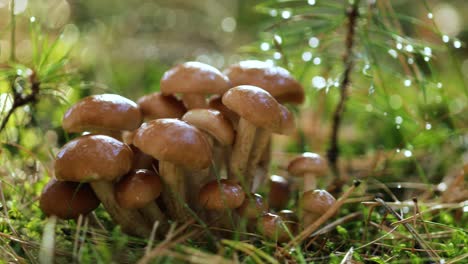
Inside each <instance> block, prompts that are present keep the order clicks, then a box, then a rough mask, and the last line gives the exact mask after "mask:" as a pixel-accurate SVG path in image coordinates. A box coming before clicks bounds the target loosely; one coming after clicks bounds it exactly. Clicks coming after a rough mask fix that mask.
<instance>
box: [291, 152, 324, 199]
mask: <svg viewBox="0 0 468 264" xmlns="http://www.w3.org/2000/svg"><path fill="white" fill-rule="evenodd" d="M288 172H289V173H290V174H291V175H293V176H296V177H303V178H304V192H306V191H309V190H313V189H315V188H316V187H317V184H316V178H317V177H321V176H324V175H325V174H326V172H327V162H326V160H325V159H323V158H322V157H321V156H320V155H319V154H317V153H311V152H305V153H303V154H302V155H301V156H299V157H297V158H295V159H293V160H292V161H291V162H290V163H289V165H288Z"/></svg>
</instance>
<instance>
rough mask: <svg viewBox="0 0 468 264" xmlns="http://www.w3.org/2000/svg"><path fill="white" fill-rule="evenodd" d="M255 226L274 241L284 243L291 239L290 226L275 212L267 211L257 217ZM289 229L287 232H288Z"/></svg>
mask: <svg viewBox="0 0 468 264" xmlns="http://www.w3.org/2000/svg"><path fill="white" fill-rule="evenodd" d="M257 228H258V230H259V231H260V233H261V234H263V235H264V236H265V237H266V238H268V239H270V240H273V241H275V242H276V243H284V242H287V241H289V240H290V239H291V236H290V233H291V235H292V232H291V230H290V229H291V228H290V226H289V225H288V224H287V222H285V221H283V219H282V217H281V216H279V215H276V214H272V213H267V214H264V215H263V216H262V217H260V218H259V220H258V222H257ZM288 231H289V232H288Z"/></svg>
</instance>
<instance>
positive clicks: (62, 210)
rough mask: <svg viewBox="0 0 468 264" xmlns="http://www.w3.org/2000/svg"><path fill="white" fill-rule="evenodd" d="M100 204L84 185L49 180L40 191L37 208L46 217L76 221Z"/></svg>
mask: <svg viewBox="0 0 468 264" xmlns="http://www.w3.org/2000/svg"><path fill="white" fill-rule="evenodd" d="M100 203H101V202H100V201H99V199H98V198H97V197H96V194H94V192H93V189H91V187H90V186H89V184H86V183H81V184H80V183H76V182H67V181H57V180H55V179H52V180H50V181H49V182H48V183H47V184H46V185H45V186H44V189H43V190H42V194H41V197H40V199H39V207H40V208H41V210H42V211H43V212H44V213H45V214H46V215H47V216H49V215H55V216H57V217H58V218H60V219H65V220H67V219H76V218H78V217H79V216H80V215H87V214H89V213H91V212H92V211H93V210H94V209H96V208H97V207H98V206H99V204H100Z"/></svg>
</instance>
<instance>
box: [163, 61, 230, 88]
mask: <svg viewBox="0 0 468 264" xmlns="http://www.w3.org/2000/svg"><path fill="white" fill-rule="evenodd" d="M229 87H230V84H229V80H228V78H227V77H226V76H225V75H224V74H222V73H221V72H220V71H219V70H218V69H216V68H215V67H213V66H210V65H208V64H205V63H201V62H195V61H189V62H186V63H183V64H179V65H177V66H175V67H174V68H172V69H170V70H168V71H167V72H166V73H164V76H163V77H162V79H161V92H162V93H163V94H175V93H189V94H190V93H196V94H223V93H225V92H226V91H227V90H228V89H229Z"/></svg>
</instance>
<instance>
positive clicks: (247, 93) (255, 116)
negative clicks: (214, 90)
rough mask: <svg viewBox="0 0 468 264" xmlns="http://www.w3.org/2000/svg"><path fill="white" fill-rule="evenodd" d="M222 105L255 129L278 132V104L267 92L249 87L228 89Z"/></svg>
mask: <svg viewBox="0 0 468 264" xmlns="http://www.w3.org/2000/svg"><path fill="white" fill-rule="evenodd" d="M222 100H223V104H224V105H225V106H226V107H227V108H229V109H231V110H232V111H234V112H235V113H237V114H238V115H239V116H240V117H242V118H244V119H245V120H247V121H249V122H250V123H252V124H253V125H254V126H256V127H261V128H265V129H269V130H278V129H279V128H280V126H281V110H280V107H279V103H278V102H277V101H276V99H275V98H273V96H271V95H270V94H269V93H268V92H267V91H265V90H263V89H261V88H259V87H256V86H251V85H241V86H237V87H234V88H231V89H229V91H227V92H226V93H225V94H224V95H223V99H222Z"/></svg>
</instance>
